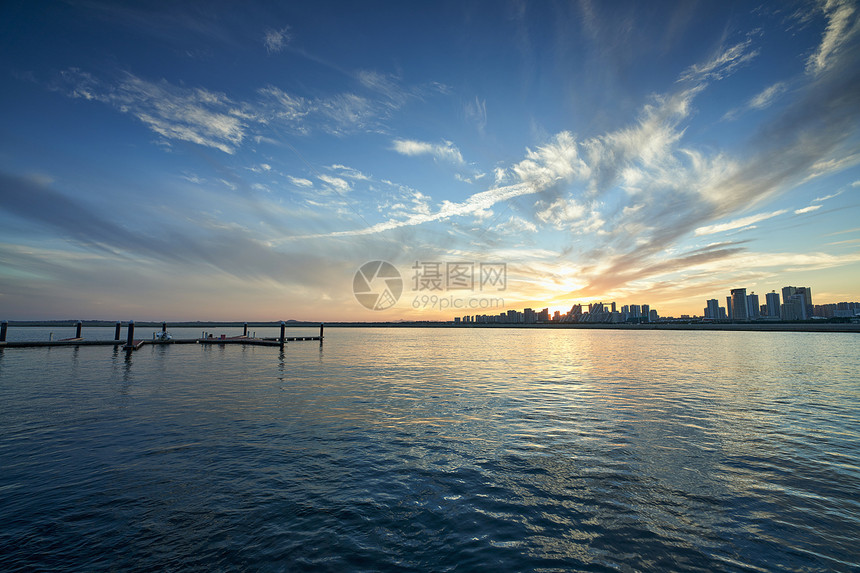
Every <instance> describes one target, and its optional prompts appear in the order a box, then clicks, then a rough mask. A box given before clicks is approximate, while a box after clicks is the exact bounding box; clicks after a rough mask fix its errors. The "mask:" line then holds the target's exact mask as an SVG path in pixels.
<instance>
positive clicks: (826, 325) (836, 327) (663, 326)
mask: <svg viewBox="0 0 860 573" xmlns="http://www.w3.org/2000/svg"><path fill="white" fill-rule="evenodd" d="M76 323H77V321H76V320H32V321H27V320H10V321H9V328H21V327H41V328H51V327H54V328H66V327H69V328H73V327H74V326H75V325H76ZM81 323H82V326H83V327H84V328H93V327H112V326H115V325H116V321H104V320H82V321H81ZM126 324H127V322H126V321H123V322H122V326H123V327H125V326H126ZM161 324H162V323H161V321H140V322H137V321H136V322H135V326H137V327H140V328H160V327H161ZM245 324H246V323H245V322H235V321H223V322H222V321H205V322H204V321H194V322H189V321H179V322H170V321H167V326H168V328H214V327H222V328H228V327H239V328H241V327H243V326H244V325H245ZM320 324H324V325H325V326H326V328H455V329H468V328H529V329H553V330H557V329H563V330H567V329H574V330H576V329H584V330H630V331H651V330H705V331H728V332H854V333H860V324H857V323H849V322H738V323H729V322H725V323H697V322H692V323H686V322H656V323H642V324H602V323H597V324H577V323H560V324H554V323H544V324H508V323H488V324H462V323H461V324H457V323H453V322H432V321H412V322H409V321H403V322H322V323H321V322H306V321H286V326H287V327H318V326H319V325H320ZM247 325H248V328H267V327H272V328H275V327H278V326H280V325H281V322H280V321H268V322H248V323H247Z"/></svg>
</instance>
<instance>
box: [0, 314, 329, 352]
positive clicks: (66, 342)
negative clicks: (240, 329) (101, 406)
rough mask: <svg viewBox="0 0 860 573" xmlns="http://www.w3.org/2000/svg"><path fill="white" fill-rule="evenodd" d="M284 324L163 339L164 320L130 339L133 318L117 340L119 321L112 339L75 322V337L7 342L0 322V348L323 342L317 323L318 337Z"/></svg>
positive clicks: (266, 344)
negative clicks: (258, 331)
mask: <svg viewBox="0 0 860 573" xmlns="http://www.w3.org/2000/svg"><path fill="white" fill-rule="evenodd" d="M285 329H286V324H285V323H283V322H282V323H281V335H280V336H278V337H269V338H254V337H251V336H248V325H247V323H246V324H245V334H243V335H242V336H229V337H228V336H224V335H221V336H220V337H215V336H212V335H211V334H210V335H209V336H207V337H201V338H167V323H162V328H161V332H162V337H156V336H155V335H153V339H152V340H146V339H139V338H134V321H133V320H132V321H129V322H128V337H127V338H126V339H125V340H121V339H120V337H119V334H120V323H119V322H117V323H116V334H115V335H114V336H115V337H116V338H115V340H87V339H85V338H83V337H82V336H81V323H80V321H78V323H77V331H76V333H75V334H76V336H75V337H74V338H64V339H62V340H17V341H7V340H6V331H7V324H6V321H3V325H2V335H0V349H3V348H43V347H55V346H114V347H116V346H122V348H123V350H126V351H128V352H131V351H133V350H138V349H140V348H142V347H143V346H148V345H164V344H208V345H213V344H217V345H227V344H242V345H251V346H276V347H279V348H282V347H283V346H284V344H286V343H288V342H303V341H317V342H319V343H320V346H322V343H323V338H324V337H323V325H322V324H320V333H319V336H286V332H285Z"/></svg>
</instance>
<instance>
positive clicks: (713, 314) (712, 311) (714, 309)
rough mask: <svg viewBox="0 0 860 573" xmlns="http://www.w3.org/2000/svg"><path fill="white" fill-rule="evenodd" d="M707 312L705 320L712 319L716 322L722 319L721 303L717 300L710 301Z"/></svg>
mask: <svg viewBox="0 0 860 573" xmlns="http://www.w3.org/2000/svg"><path fill="white" fill-rule="evenodd" d="M706 310H707V312H706V313H705V318H712V319H714V320H716V319H718V318H720V303H719V301H718V300H717V299H715V298H712V299H709V300H708V308H707V309H706Z"/></svg>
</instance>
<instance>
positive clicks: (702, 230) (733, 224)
mask: <svg viewBox="0 0 860 573" xmlns="http://www.w3.org/2000/svg"><path fill="white" fill-rule="evenodd" d="M787 212H788V211H787V210H785V209H780V210H779V211H773V212H771V213H759V214H757V215H749V216H748V217H742V218H740V219H735V220H734V221H728V222H726V223H719V224H717V225H707V226H705V227H699V228H698V229H696V231H695V235H696V236H701V235H713V234H714V233H724V232H726V231H733V230H735V229H742V228H744V227H749V226H750V225H755V224H756V223H758V222H760V221H765V220H767V219H770V218H772V217H778V216H779V215H784V214H785V213H787Z"/></svg>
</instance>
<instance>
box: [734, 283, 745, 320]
mask: <svg viewBox="0 0 860 573" xmlns="http://www.w3.org/2000/svg"><path fill="white" fill-rule="evenodd" d="M731 292H732V315H733V316H732V319H733V320H749V314H748V313H747V289H745V288H733V289H732V291H731Z"/></svg>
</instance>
